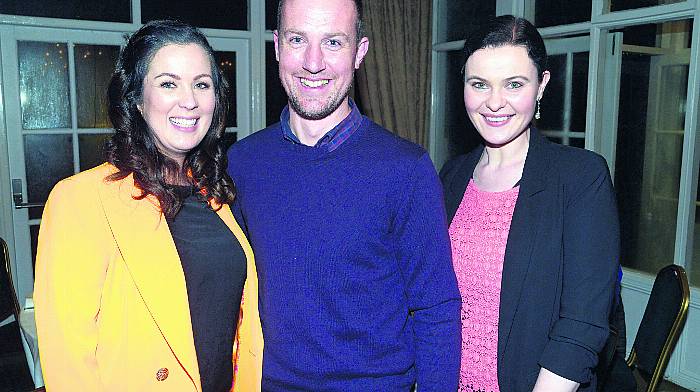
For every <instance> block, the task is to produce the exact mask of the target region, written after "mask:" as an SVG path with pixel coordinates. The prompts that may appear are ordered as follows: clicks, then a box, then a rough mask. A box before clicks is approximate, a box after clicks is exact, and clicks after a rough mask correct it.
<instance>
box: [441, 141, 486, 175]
mask: <svg viewBox="0 0 700 392" xmlns="http://www.w3.org/2000/svg"><path fill="white" fill-rule="evenodd" d="M482 149H483V147H477V148H475V149H474V150H472V151H470V152H468V153H466V154H462V155H457V156H456V157H453V158H451V159H449V160H448V161H447V162H445V164H444V165H442V169H440V179H441V180H442V182H443V183H446V182H449V181H450V180H451V179H452V178H453V177H454V176H455V175H456V174H457V173H462V172H463V171H465V170H469V167H470V166H474V165H475V164H476V160H477V158H478V157H479V156H480V155H481V150H482ZM460 177H463V176H461V175H460Z"/></svg>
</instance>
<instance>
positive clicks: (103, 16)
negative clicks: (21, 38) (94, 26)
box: [0, 0, 131, 23]
mask: <svg viewBox="0 0 700 392" xmlns="http://www.w3.org/2000/svg"><path fill="white" fill-rule="evenodd" d="M0 14H8V15H24V16H40V17H45V18H63V19H80V20H99V21H104V22H125V23H131V0H109V1H84V0H2V1H0Z"/></svg>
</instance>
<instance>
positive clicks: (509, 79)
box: [464, 75, 530, 82]
mask: <svg viewBox="0 0 700 392" xmlns="http://www.w3.org/2000/svg"><path fill="white" fill-rule="evenodd" d="M514 79H523V80H525V81H526V82H529V81H530V78H528V77H527V76H522V75H515V76H511V77H509V78H505V79H504V80H505V81H507V82H509V81H511V80H514ZM470 80H480V81H482V82H484V81H486V79H484V78H482V77H480V76H476V75H466V76H465V78H464V81H465V82H468V81H470Z"/></svg>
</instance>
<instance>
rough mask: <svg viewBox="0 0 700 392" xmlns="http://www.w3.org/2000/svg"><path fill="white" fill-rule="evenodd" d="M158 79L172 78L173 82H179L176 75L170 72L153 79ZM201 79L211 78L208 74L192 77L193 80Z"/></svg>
mask: <svg viewBox="0 0 700 392" xmlns="http://www.w3.org/2000/svg"><path fill="white" fill-rule="evenodd" d="M160 77H170V78H173V79H175V80H180V79H181V78H180V76H179V75H176V74H174V73H170V72H163V73H160V74H158V75H156V76H155V77H154V78H153V79H158V78H160ZM201 78H209V79H213V78H212V77H211V75H209V74H208V73H203V74H199V75H197V76H195V77H194V80H197V79H201Z"/></svg>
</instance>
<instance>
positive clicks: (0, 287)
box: [0, 238, 20, 322]
mask: <svg viewBox="0 0 700 392" xmlns="http://www.w3.org/2000/svg"><path fill="white" fill-rule="evenodd" d="M0 264H2V265H0V322H1V321H3V320H5V319H6V318H8V317H9V316H10V315H12V314H14V315H15V320H19V311H20V308H19V301H17V292H16V291H15V286H14V284H13V283H12V269H11V268H10V251H9V250H8V248H7V243H6V242H5V240H4V239H2V238H0Z"/></svg>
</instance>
